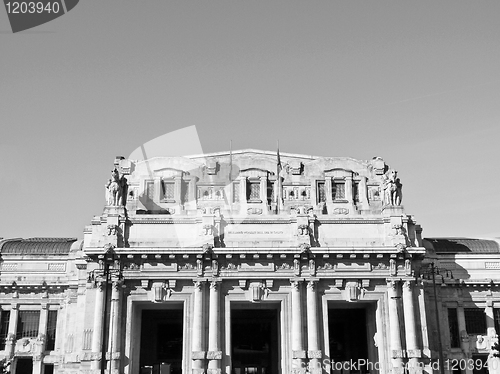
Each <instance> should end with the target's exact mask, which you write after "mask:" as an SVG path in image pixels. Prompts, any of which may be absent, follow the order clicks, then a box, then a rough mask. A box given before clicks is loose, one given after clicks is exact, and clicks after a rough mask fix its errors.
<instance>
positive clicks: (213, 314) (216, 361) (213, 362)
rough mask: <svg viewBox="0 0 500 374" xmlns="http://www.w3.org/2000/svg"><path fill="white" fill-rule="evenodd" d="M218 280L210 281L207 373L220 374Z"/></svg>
mask: <svg viewBox="0 0 500 374" xmlns="http://www.w3.org/2000/svg"><path fill="white" fill-rule="evenodd" d="M219 288H220V282H218V281H212V282H210V311H209V316H208V352H207V359H208V360H209V361H208V373H209V374H220V372H221V359H222V352H221V351H220V318H219V314H220V296H219V294H220V292H219Z"/></svg>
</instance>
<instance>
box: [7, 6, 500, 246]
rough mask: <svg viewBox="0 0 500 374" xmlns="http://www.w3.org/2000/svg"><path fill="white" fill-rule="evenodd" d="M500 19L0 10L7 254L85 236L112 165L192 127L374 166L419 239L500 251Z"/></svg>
mask: <svg viewBox="0 0 500 374" xmlns="http://www.w3.org/2000/svg"><path fill="white" fill-rule="evenodd" d="M499 14H500V2H499V1H457V0H453V1H414V2H406V1H405V2H403V1H401V2H399V1H390V2H387V1H380V0H377V1H370V2H368V1H364V2H362V1H300V2H299V1H290V0H287V1H274V0H271V1H235V0H231V1H229V0H228V1H216V0H211V1H184V0H183V1H159V0H148V1H139V0H120V1H116V0H106V1H98V0H82V1H80V3H79V4H78V5H77V7H75V8H74V9H73V10H72V11H71V12H69V13H68V14H66V15H64V16H63V17H60V18H58V19H56V20H54V21H52V22H50V23H47V24H44V25H42V26H39V27H37V28H34V29H31V30H27V31H25V32H21V33H17V34H12V33H11V31H10V27H9V25H8V23H7V15H6V12H5V11H4V10H3V9H0V156H1V160H2V162H1V164H0V193H1V194H2V198H1V213H0V237H17V236H21V237H32V236H75V237H80V238H81V237H82V233H83V228H84V226H85V225H88V224H90V221H91V219H92V216H93V215H96V214H100V213H101V212H102V209H103V206H104V202H105V201H104V184H105V182H106V181H107V179H108V177H109V172H110V170H111V168H112V164H113V160H114V157H115V156H117V155H124V156H128V155H129V154H130V153H131V152H132V151H133V150H134V149H136V148H137V147H138V146H140V145H141V144H142V143H144V142H147V141H149V140H151V139H153V138H155V137H157V136H160V135H163V134H165V133H168V132H170V131H174V130H177V129H180V128H183V127H186V126H192V125H195V126H196V128H197V130H198V134H199V138H200V141H201V145H202V147H203V150H204V151H205V152H215V151H222V150H227V149H228V148H229V140H230V139H232V141H233V149H243V148H256V149H265V150H275V148H276V140H277V139H279V141H280V149H281V151H282V152H290V153H305V154H315V155H320V156H348V157H353V158H357V159H370V158H372V157H373V156H381V157H383V158H384V159H385V160H386V162H387V163H388V164H389V165H391V166H392V167H394V168H395V169H397V170H398V171H399V177H400V178H401V182H402V183H403V194H404V199H403V205H404V206H405V208H406V211H407V213H409V214H412V215H414V216H415V218H416V220H417V221H418V222H419V223H420V224H421V225H422V227H423V228H424V232H423V234H424V236H427V237H430V236H475V237H489V236H500V220H499V218H498V212H499V211H500V198H499V195H500V170H499V169H500V168H499V166H498V165H499V162H500V157H499V147H498V142H499V139H500V126H499V123H500V22H499V21H498V17H499Z"/></svg>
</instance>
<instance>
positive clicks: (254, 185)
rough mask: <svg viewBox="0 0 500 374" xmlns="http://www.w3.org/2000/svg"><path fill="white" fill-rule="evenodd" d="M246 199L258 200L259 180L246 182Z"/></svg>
mask: <svg viewBox="0 0 500 374" xmlns="http://www.w3.org/2000/svg"><path fill="white" fill-rule="evenodd" d="M247 186H248V192H249V193H248V195H249V196H248V200H250V201H252V200H253V201H260V182H250V181H249V182H248V184H247Z"/></svg>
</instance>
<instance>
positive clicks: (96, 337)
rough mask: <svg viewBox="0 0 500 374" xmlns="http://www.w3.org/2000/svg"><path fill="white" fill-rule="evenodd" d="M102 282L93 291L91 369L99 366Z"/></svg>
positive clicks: (103, 293) (102, 305)
mask: <svg viewBox="0 0 500 374" xmlns="http://www.w3.org/2000/svg"><path fill="white" fill-rule="evenodd" d="M104 287H105V284H104V282H99V283H98V284H97V287H96V292H95V305H94V331H93V332H92V354H93V355H95V359H94V360H92V364H91V368H92V370H98V369H99V367H100V362H101V360H102V357H101V347H102V328H103V326H102V314H103V313H104V295H105V292H104Z"/></svg>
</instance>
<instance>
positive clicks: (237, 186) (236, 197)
mask: <svg viewBox="0 0 500 374" xmlns="http://www.w3.org/2000/svg"><path fill="white" fill-rule="evenodd" d="M239 202H240V182H233V203H239Z"/></svg>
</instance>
